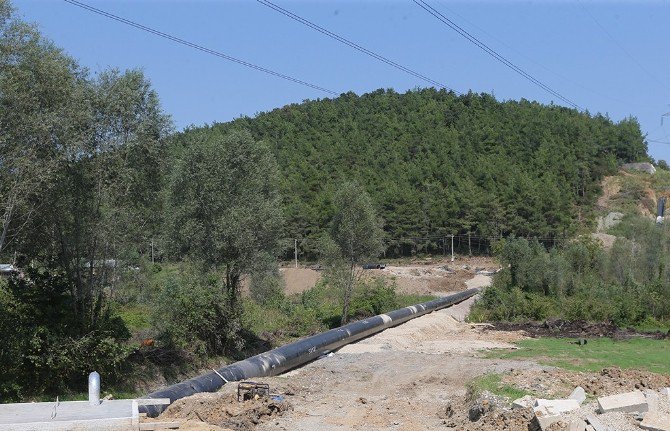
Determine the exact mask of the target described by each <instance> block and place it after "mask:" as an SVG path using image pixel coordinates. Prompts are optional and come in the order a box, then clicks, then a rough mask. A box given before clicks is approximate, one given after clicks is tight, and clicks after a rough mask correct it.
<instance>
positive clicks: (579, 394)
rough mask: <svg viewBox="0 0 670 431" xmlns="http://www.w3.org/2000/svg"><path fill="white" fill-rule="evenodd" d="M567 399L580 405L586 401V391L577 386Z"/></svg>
mask: <svg viewBox="0 0 670 431" xmlns="http://www.w3.org/2000/svg"><path fill="white" fill-rule="evenodd" d="M568 399H571V400H576V401H577V402H578V403H579V404H580V405H581V404H582V403H583V402H584V401H586V391H585V390H584V388H582V387H581V386H577V387H576V388H575V390H574V391H572V393H571V394H570V396H569V397H568Z"/></svg>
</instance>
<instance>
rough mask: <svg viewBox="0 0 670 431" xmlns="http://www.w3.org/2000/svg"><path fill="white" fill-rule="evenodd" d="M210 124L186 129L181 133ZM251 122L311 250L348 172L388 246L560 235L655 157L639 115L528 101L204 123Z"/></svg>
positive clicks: (447, 101) (406, 102)
mask: <svg viewBox="0 0 670 431" xmlns="http://www.w3.org/2000/svg"><path fill="white" fill-rule="evenodd" d="M202 129H203V128H195V129H191V130H187V131H186V132H184V133H183V134H182V135H181V136H177V140H180V139H184V138H185V137H187V136H189V135H190V134H192V133H196V132H197V133H202ZM204 129H205V130H209V131H210V133H215V132H218V131H221V130H226V131H227V130H236V129H244V130H249V131H250V132H251V133H252V135H253V136H254V137H255V138H256V139H259V140H263V141H265V142H266V143H267V144H268V145H269V146H270V147H271V148H272V150H273V152H274V154H275V156H276V159H277V162H278V164H279V167H280V173H281V182H280V191H281V193H282V195H283V199H284V213H285V217H286V228H285V236H286V237H288V238H298V240H299V243H300V246H301V251H302V252H303V253H304V254H306V255H307V256H308V257H313V256H314V252H315V250H316V247H317V244H318V241H317V238H318V237H319V235H320V234H321V232H323V231H324V229H326V227H327V224H328V221H329V220H330V219H331V217H332V206H331V201H332V200H331V196H332V194H333V191H334V189H335V188H336V187H337V184H338V182H339V181H341V180H342V179H354V180H357V181H358V182H360V183H361V184H363V185H365V187H366V189H367V191H368V192H369V193H370V195H371V196H372V198H373V201H374V204H375V207H376V209H377V211H378V213H379V214H381V215H383V219H384V223H385V225H384V230H385V232H386V236H387V237H386V243H387V247H388V250H387V253H388V255H399V254H403V255H409V254H411V253H417V252H418V253H421V252H436V251H440V250H442V243H441V241H442V239H443V238H444V237H445V236H448V235H451V234H454V235H459V234H460V235H467V234H468V233H470V234H472V235H474V236H478V237H506V236H508V235H510V234H515V235H517V236H522V237H532V236H537V237H540V238H548V239H552V238H563V237H566V236H570V235H571V234H573V233H574V232H575V230H576V229H577V227H578V225H579V223H580V222H583V221H584V220H585V219H587V218H588V211H589V208H590V206H591V204H592V202H593V201H594V199H595V197H596V195H597V194H598V192H599V180H600V179H601V178H602V176H603V175H604V174H605V173H608V172H610V173H611V172H613V171H614V170H615V168H616V166H617V163H621V162H629V161H633V160H643V159H646V158H647V153H646V144H645V142H644V140H643V136H642V134H641V132H640V127H639V124H638V123H637V121H636V120H635V119H632V118H629V119H625V120H622V121H620V122H618V123H615V122H613V121H611V120H610V119H608V118H607V117H605V116H602V115H591V114H589V113H587V112H586V113H585V112H578V111H576V110H573V109H567V108H564V107H559V106H553V105H550V106H546V105H542V104H539V103H536V102H531V101H527V100H521V101H506V102H500V101H497V100H496V99H495V98H494V97H493V96H491V95H488V94H473V93H470V94H465V95H462V96H457V95H455V94H454V93H450V92H447V91H444V90H441V91H437V90H435V89H420V90H414V91H408V92H407V93H404V94H400V93H397V92H395V91H393V90H377V91H375V92H372V93H369V94H365V95H362V96H357V95H356V94H353V93H347V94H342V95H341V96H340V97H338V98H335V99H332V100H330V99H326V100H316V101H306V102H303V103H301V104H292V105H288V106H285V107H283V108H279V109H275V110H273V111H271V112H268V113H262V114H259V115H257V116H255V117H254V118H247V117H244V118H240V119H237V120H235V121H232V122H229V123H223V124H214V125H212V126H209V127H204Z"/></svg>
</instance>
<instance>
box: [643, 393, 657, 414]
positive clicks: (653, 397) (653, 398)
mask: <svg viewBox="0 0 670 431" xmlns="http://www.w3.org/2000/svg"><path fill="white" fill-rule="evenodd" d="M644 398H645V399H646V400H647V406H648V407H649V408H648V411H650V412H655V411H657V410H658V403H659V401H660V396H659V395H658V393H657V392H656V391H652V390H646V391H644Z"/></svg>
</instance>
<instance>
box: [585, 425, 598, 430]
mask: <svg viewBox="0 0 670 431" xmlns="http://www.w3.org/2000/svg"><path fill="white" fill-rule="evenodd" d="M586 431H596V429H595V428H593V427H592V426H591V425H586Z"/></svg>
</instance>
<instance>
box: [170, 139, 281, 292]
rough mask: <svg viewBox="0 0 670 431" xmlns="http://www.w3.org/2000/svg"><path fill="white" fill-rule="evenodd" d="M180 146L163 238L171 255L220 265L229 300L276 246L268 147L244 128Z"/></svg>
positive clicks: (276, 209) (273, 169)
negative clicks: (243, 129)
mask: <svg viewBox="0 0 670 431" xmlns="http://www.w3.org/2000/svg"><path fill="white" fill-rule="evenodd" d="M180 144H181V145H178V146H176V148H175V151H174V155H173V157H174V171H173V173H172V176H171V179H170V183H169V186H168V196H167V203H166V211H165V214H166V216H165V217H166V222H167V227H168V228H167V229H166V233H167V235H168V237H167V239H166V243H169V244H171V246H172V253H173V255H174V256H175V257H177V258H193V259H195V260H197V261H199V262H202V264H203V265H204V267H205V269H206V270H215V271H219V270H220V271H223V272H224V274H225V286H224V288H225V290H226V292H227V294H228V298H229V300H230V302H231V304H234V303H235V302H236V301H237V299H238V297H239V293H240V281H241V278H242V276H244V275H247V274H249V273H250V272H251V271H253V270H254V269H255V267H256V264H257V263H258V262H261V261H264V260H265V259H266V258H267V256H272V257H276V256H277V254H278V252H279V248H280V238H281V237H282V222H283V217H282V213H281V201H280V196H279V192H278V190H277V183H278V178H279V174H278V170H277V164H276V162H275V160H274V157H273V155H272V153H271V152H270V150H269V149H268V147H267V146H266V145H265V144H264V143H263V142H259V141H256V140H254V139H253V138H252V137H251V135H250V134H249V133H247V132H233V133H230V134H224V133H222V132H216V131H214V132H213V133H208V132H205V131H202V132H200V133H195V134H190V135H188V137H187V139H185V140H184V141H183V142H180Z"/></svg>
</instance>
